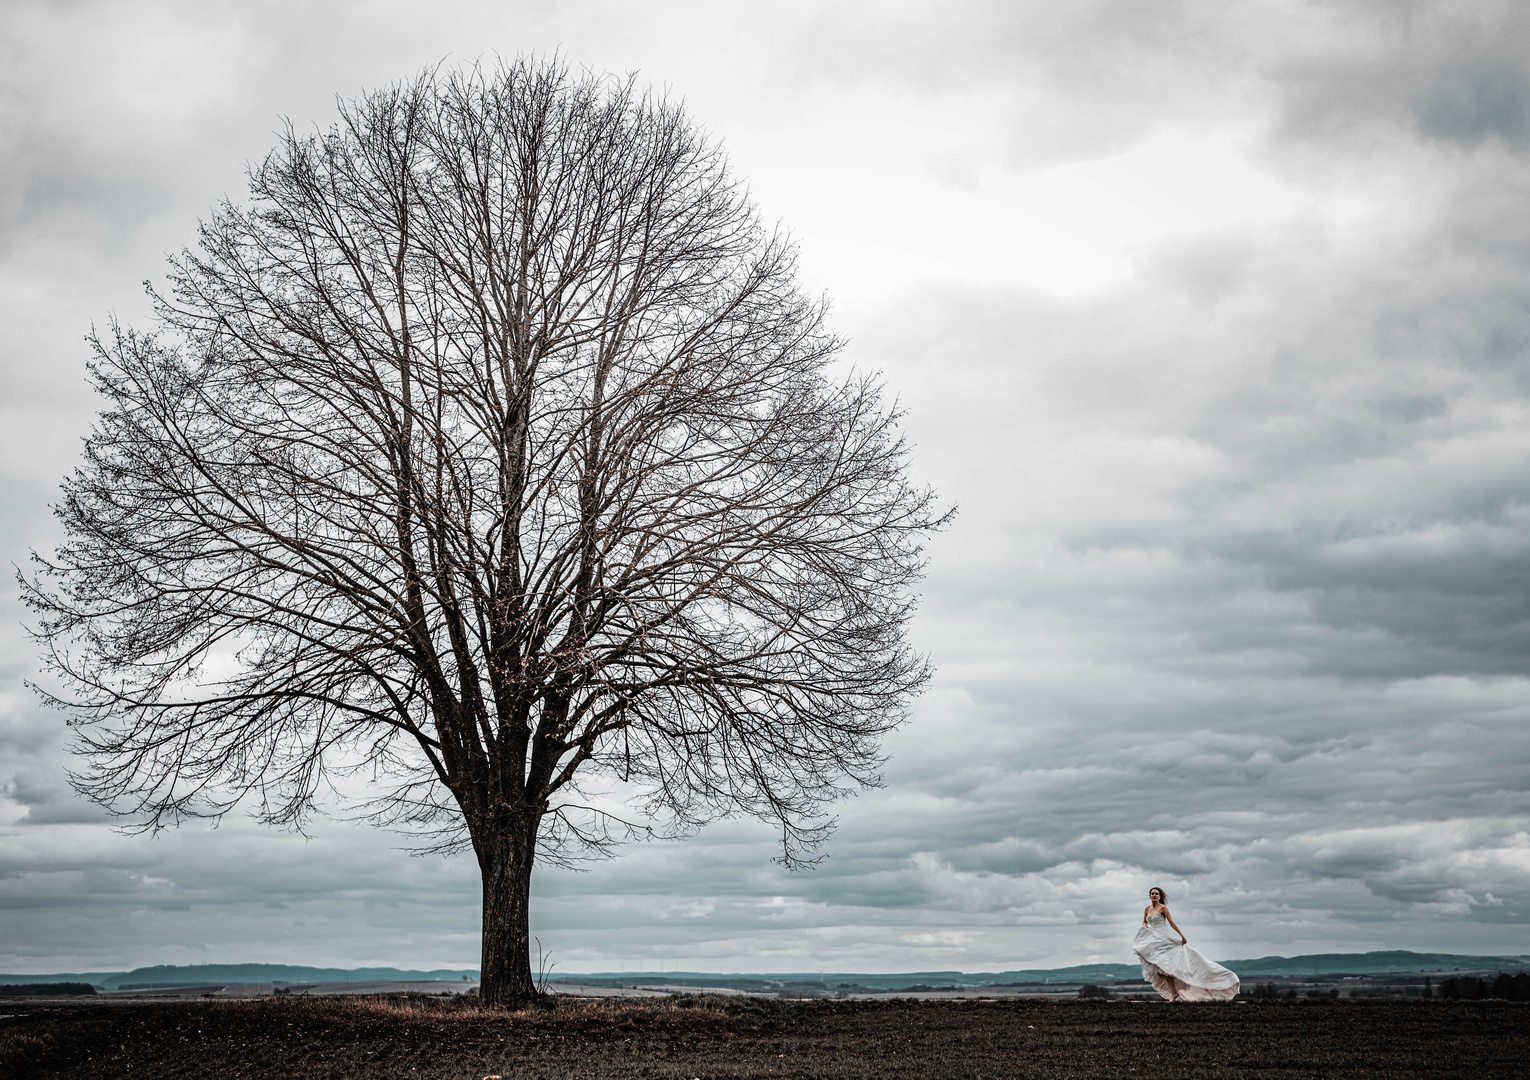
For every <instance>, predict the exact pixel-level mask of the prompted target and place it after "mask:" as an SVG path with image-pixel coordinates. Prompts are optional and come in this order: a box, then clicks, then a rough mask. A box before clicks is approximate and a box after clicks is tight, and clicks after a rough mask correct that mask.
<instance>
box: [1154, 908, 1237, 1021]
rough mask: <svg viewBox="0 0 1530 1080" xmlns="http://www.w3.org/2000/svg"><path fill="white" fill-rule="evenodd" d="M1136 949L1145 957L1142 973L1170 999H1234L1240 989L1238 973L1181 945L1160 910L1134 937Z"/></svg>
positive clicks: (1156, 988) (1177, 936)
mask: <svg viewBox="0 0 1530 1080" xmlns="http://www.w3.org/2000/svg"><path fill="white" fill-rule="evenodd" d="M1132 951H1133V952H1135V953H1136V954H1137V959H1138V960H1141V961H1142V977H1143V978H1144V979H1146V980H1147V981H1148V982H1150V983H1152V984H1153V989H1154V990H1157V991H1158V993H1159V994H1161V995H1162V996H1164V997H1166V998H1168V999H1170V1000H1173V999H1175V998H1178V999H1179V1000H1180V1001H1231V1000H1232V999H1233V998H1234V997H1235V996H1236V995H1237V993H1238V976H1236V975H1234V974H1233V973H1232V972H1231V971H1228V970H1227V969H1226V968H1225V967H1223V966H1222V965H1221V964H1218V963H1216V962H1215V961H1212V960H1208V959H1206V958H1205V957H1204V956H1202V955H1201V954H1200V953H1198V952H1196V951H1195V950H1194V949H1192V948H1191V947H1190V946H1188V945H1181V944H1180V942H1179V935H1178V934H1176V933H1175V932H1174V930H1173V928H1171V927H1170V926H1169V920H1168V919H1165V918H1164V917H1163V916H1162V915H1160V914H1158V913H1156V912H1155V913H1153V914H1152V915H1149V916H1148V921H1147V922H1146V923H1144V924H1143V926H1142V928H1141V929H1140V930H1138V931H1137V936H1136V937H1134V938H1132Z"/></svg>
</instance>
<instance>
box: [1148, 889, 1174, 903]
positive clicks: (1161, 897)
mask: <svg viewBox="0 0 1530 1080" xmlns="http://www.w3.org/2000/svg"><path fill="white" fill-rule="evenodd" d="M1155 892H1156V893H1157V894H1158V902H1159V903H1160V904H1167V903H1168V902H1169V894H1168V893H1166V892H1164V891H1163V890H1162V889H1160V888H1159V887H1158V886H1157V885H1154V886H1153V887H1152V888H1151V889H1149V890H1148V893H1149V895H1148V899H1149V900H1151V899H1152V898H1153V897H1152V895H1151V894H1153V893H1155Z"/></svg>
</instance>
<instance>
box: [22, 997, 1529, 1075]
mask: <svg viewBox="0 0 1530 1080" xmlns="http://www.w3.org/2000/svg"><path fill="white" fill-rule="evenodd" d="M5 1011H7V1012H12V1013H24V1014H25V1015H18V1016H12V1017H10V1018H8V1019H3V1020H0V1076H4V1077H7V1078H13V1077H14V1078H15V1080H30V1078H32V1077H54V1076H66V1075H67V1076H70V1077H97V1076H99V1077H113V1078H120V1077H129V1078H132V1080H139V1078H142V1080H156V1078H161V1077H163V1078H191V1077H196V1078H198V1080H202V1078H208V1077H214V1078H218V1080H233V1078H237V1077H281V1078H292V1080H310V1078H314V1080H317V1078H326V1080H328V1078H334V1080H351V1078H363V1077H364V1078H367V1080H382V1078H395V1077H398V1078H410V1080H427V1078H441V1080H484V1078H485V1077H496V1076H497V1077H502V1078H504V1080H512V1078H514V1080H522V1078H526V1080H530V1078H558V1080H563V1078H572V1077H609V1078H628V1077H632V1078H636V1077H652V1078H663V1080H690V1078H702V1077H733V1078H743V1077H773V1078H775V1077H825V1078H840V1077H843V1078H852V1077H853V1078H857V1080H859V1078H868V1080H869V1078H878V1080H881V1078H905V1077H906V1078H909V1080H915V1078H918V1080H927V1078H928V1080H936V1078H945V1077H953V1078H955V1077H960V1078H964V1080H976V1078H978V1077H1144V1078H1145V1077H1152V1078H1153V1080H1161V1078H1167V1077H1181V1076H1196V1077H1216V1078H1219V1080H1229V1078H1238V1077H1259V1078H1261V1080H1277V1078H1286V1077H1334V1076H1374V1077H1388V1078H1392V1077H1400V1078H1405V1077H1446V1076H1451V1077H1456V1076H1460V1077H1473V1078H1475V1077H1509V1076H1515V1077H1522V1076H1527V1075H1530V1005H1523V1004H1514V1003H1509V1002H1497V1001H1477V1002H1439V1001H1432V1002H1431V1001H1411V1002H1410V1001H1310V1002H1309V1001H1302V1002H1269V1003H1266V1002H1250V1003H1246V1004H1231V1005H1178V1006H1171V1005H1168V1004H1166V1003H1165V1004H1130V1003H1125V1002H1109V1001H1100V1002H1093V1001H1063V1002H1057V1001H1029V1000H1013V999H1012V1000H1008V1001H997V1002H989V1001H978V1002H973V1001H922V1002H911V1001H878V1002H862V1001H837V1002H829V1001H802V1002H797V1001H791V1002H788V1001H775V1000H766V999H737V998H735V999H718V998H680V999H668V1000H662V1001H653V1000H649V1001H631V1000H628V1001H622V1000H620V999H617V1000H612V999H605V1000H600V999H562V1000H561V1001H559V1003H558V1004H557V1007H556V1008H552V1009H531V1010H526V1011H523V1012H505V1011H498V1010H494V1009H490V1008H484V1007H481V1006H478V1005H477V1004H475V1003H473V1002H472V1001H471V999H468V1000H461V999H458V1000H442V999H429V998H422V997H411V998H396V997H395V998H362V999H357V998H349V999H347V998H309V999H303V998H277V999H266V1000H261V1001H227V1002H206V1003H188V1002H180V1003H173V1004H171V1003H161V1004H149V1003H145V1004H134V1005H127V1004H118V1005H104V1004H86V1003H83V1002H82V1003H77V1004H76V1003H69V1004H64V1003H59V1002H48V1003H43V1002H25V1003H22V1002H15V1003H10V1002H8V1003H7V1007H6V1010H5Z"/></svg>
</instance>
